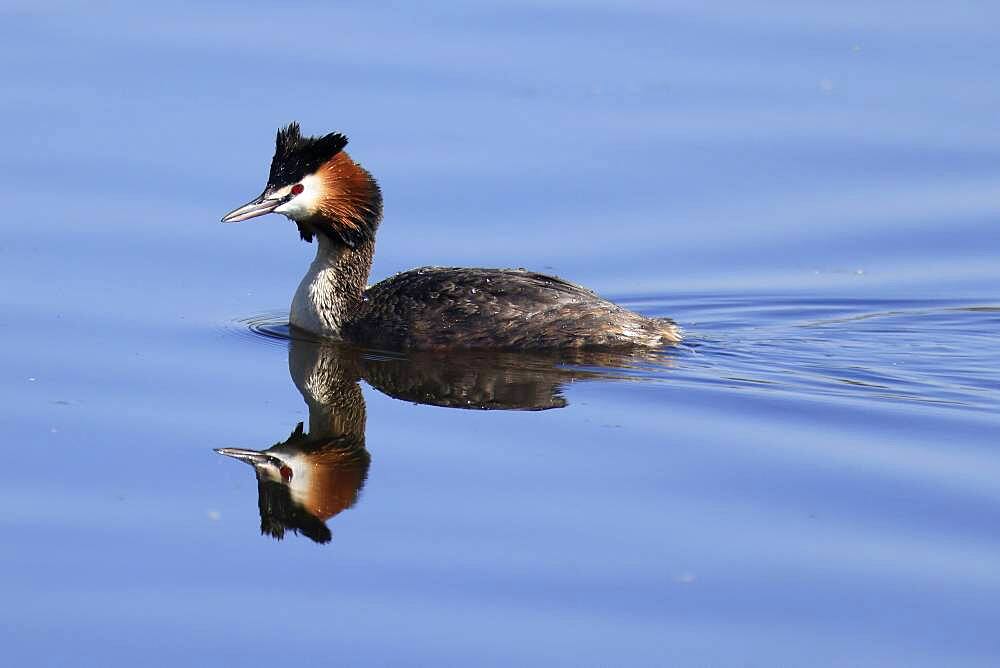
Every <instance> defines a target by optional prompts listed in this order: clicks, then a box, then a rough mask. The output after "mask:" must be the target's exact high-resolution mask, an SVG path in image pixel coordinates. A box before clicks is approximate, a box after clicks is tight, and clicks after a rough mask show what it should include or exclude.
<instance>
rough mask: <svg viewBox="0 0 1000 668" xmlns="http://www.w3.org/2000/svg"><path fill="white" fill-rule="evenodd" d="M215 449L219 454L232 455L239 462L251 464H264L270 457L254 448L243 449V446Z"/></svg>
mask: <svg viewBox="0 0 1000 668" xmlns="http://www.w3.org/2000/svg"><path fill="white" fill-rule="evenodd" d="M215 451H216V452H218V453H219V454H220V455H225V456H227V457H232V458H233V459H238V460H240V461H241V462H246V463H247V464H250V465H251V466H256V465H257V464H266V463H267V462H268V461H269V459H270V458H269V457H268V456H267V455H265V454H264V453H263V452H257V451H256V450H244V449H243V448H216V449H215Z"/></svg>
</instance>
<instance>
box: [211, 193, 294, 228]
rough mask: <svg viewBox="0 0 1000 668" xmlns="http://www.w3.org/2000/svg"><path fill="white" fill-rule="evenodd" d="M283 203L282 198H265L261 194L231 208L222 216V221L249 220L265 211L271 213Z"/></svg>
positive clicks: (236, 221)
mask: <svg viewBox="0 0 1000 668" xmlns="http://www.w3.org/2000/svg"><path fill="white" fill-rule="evenodd" d="M284 203H285V200H284V199H282V198H277V199H265V198H264V196H263V195H261V196H260V197H258V198H257V199H255V200H254V201H252V202H248V203H246V204H244V205H243V206H241V207H240V208H238V209H233V210H232V211H230V212H229V213H227V214H226V215H225V216H223V217H222V222H224V223H238V222H240V221H241V220H249V219H251V218H256V217H257V216H263V215H264V214H265V213H271V212H272V211H274V210H275V209H277V208H278V207H279V206H281V205H282V204H284Z"/></svg>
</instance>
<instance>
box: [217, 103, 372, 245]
mask: <svg viewBox="0 0 1000 668" xmlns="http://www.w3.org/2000/svg"><path fill="white" fill-rule="evenodd" d="M346 145H347V137H345V136H344V135H342V134H340V133H339V132H331V133H330V134H328V135H323V136H322V137H303V136H302V133H301V132H300V130H299V124H298V123H294V122H293V123H289V124H288V125H287V126H286V127H284V128H279V129H278V136H277V138H276V140H275V149H274V158H272V159H271V171H270V173H269V174H268V177H267V185H265V186H264V191H263V192H262V193H261V194H260V196H259V197H257V198H256V199H254V200H252V201H251V202H248V203H247V204H244V205H243V206H241V207H239V208H237V209H234V210H233V211H230V212H229V213H228V214H226V215H225V216H224V217H223V219H222V222H224V223H236V222H239V221H241V220H248V219H250V218H256V217H257V216H262V215H264V214H265V213H272V212H273V213H280V214H282V215H284V216H286V217H288V218H290V219H292V220H293V221H295V224H296V225H297V226H298V228H299V233H300V234H301V236H302V238H303V239H305V240H306V241H312V238H313V236H314V235H316V234H323V235H325V236H327V237H330V238H332V239H334V240H337V241H341V242H343V243H344V244H346V245H348V246H350V247H352V248H353V247H355V246H357V245H358V244H360V243H362V242H363V241H366V240H371V239H374V237H375V230H376V229H377V228H378V224H379V222H380V221H381V219H382V194H381V192H380V191H379V187H378V184H377V183H376V182H375V179H374V178H372V176H371V174H369V173H368V172H367V171H365V170H364V169H363V168H362V167H361V166H360V165H358V164H357V163H356V162H354V161H353V160H352V159H351V157H350V156H349V155H347V153H345V152H344V151H343V149H344V147H345V146H346Z"/></svg>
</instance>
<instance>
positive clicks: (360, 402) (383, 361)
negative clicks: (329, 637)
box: [216, 339, 636, 543]
mask: <svg viewBox="0 0 1000 668" xmlns="http://www.w3.org/2000/svg"><path fill="white" fill-rule="evenodd" d="M635 359H636V358H634V357H628V356H625V355H621V354H615V353H584V352H575V353H549V354H534V355H529V354H525V353H511V354H505V353H495V352H494V353H450V354H443V353H411V354H410V355H407V356H392V355H379V354H375V353H371V352H365V351H361V350H358V349H355V348H350V347H347V346H343V345H340V344H335V343H330V342H318V341H311V340H301V339H292V340H290V341H289V346H288V369H289V372H290V373H291V376H292V380H293V381H294V383H295V386H296V387H297V388H298V390H299V392H300V393H301V394H302V398H303V399H305V402H306V405H307V406H308V408H309V426H308V431H306V429H305V428H304V426H303V424H302V423H299V424H298V425H297V426H296V427H295V429H294V430H293V431H292V433H291V435H290V436H289V437H288V438H287V439H285V440H284V441H282V442H280V443H276V444H275V445H273V446H271V447H269V448H267V449H266V450H249V449H243V448H219V449H217V450H216V452H218V453H220V454H223V455H227V456H229V457H233V458H235V459H238V460H240V461H242V462H245V463H247V464H250V465H251V466H253V468H254V470H255V472H256V475H257V503H258V507H259V509H260V530H261V533H262V534H267V535H270V536H272V537H274V538H276V539H278V540H281V539H282V538H284V536H285V534H286V533H287V532H289V531H291V532H293V533H299V534H302V535H304V536H307V537H308V538H310V539H312V540H313V541H315V542H317V543H326V542H329V541H330V539H331V533H330V529H329V528H328V527H327V525H326V522H327V521H328V520H329V519H330V518H332V517H333V516H334V515H337V514H338V513H340V512H342V511H344V510H346V509H347V508H350V507H351V506H353V505H354V504H355V503H356V502H357V500H358V497H359V496H360V494H361V490H362V488H363V487H364V484H365V480H366V479H367V477H368V468H369V465H370V464H371V455H370V454H369V453H368V450H367V449H366V447H365V419H366V413H365V400H364V396H363V395H362V393H361V385H360V381H361V380H364V381H366V382H367V383H368V384H369V385H371V386H372V387H374V388H376V389H378V390H379V391H381V392H383V393H385V394H387V395H389V396H391V397H395V398H397V399H401V400H404V401H409V402H413V403H419V404H429V405H434V406H444V407H449V408H466V409H482V410H490V409H494V410H529V411H537V410H546V409H551V408H562V407H563V406H565V405H566V400H565V398H564V397H563V394H562V389H563V387H564V386H565V385H566V384H567V383H571V382H574V381H577V380H582V379H586V378H592V377H595V376H601V377H607V374H606V372H603V371H599V370H595V369H593V367H604V368H605V369H608V368H619V369H620V368H624V367H627V366H630V365H631V363H632V362H633V361H634V360H635ZM585 367H591V368H585Z"/></svg>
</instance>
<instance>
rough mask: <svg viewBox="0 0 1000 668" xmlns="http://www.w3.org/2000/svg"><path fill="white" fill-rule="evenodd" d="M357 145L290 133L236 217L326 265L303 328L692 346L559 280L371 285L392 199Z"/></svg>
mask: <svg viewBox="0 0 1000 668" xmlns="http://www.w3.org/2000/svg"><path fill="white" fill-rule="evenodd" d="M346 145H347V137H345V136H344V135H342V134H339V133H336V132H334V133H330V134H328V135H324V136H322V137H303V136H302V134H301V132H300V130H299V125H298V123H290V124H289V125H288V126H287V127H285V128H281V129H279V130H278V136H277V140H276V145H275V151H274V158H273V159H272V160H271V171H270V174H269V175H268V179H267V185H266V186H264V192H262V193H261V194H260V196H259V197H257V198H256V199H254V200H253V201H252V202H250V203H248V204H245V205H244V206H241V207H239V208H238V209H236V210H234V211H231V212H230V213H228V214H226V216H225V217H224V218H223V219H222V222H224V223H235V222H239V221H241V220H247V219H249V218H254V217H256V216H262V215H264V214H265V213H271V212H274V213H280V214H282V215H284V216H286V217H288V218H290V219H291V220H293V221H294V222H295V224H296V226H298V228H299V234H300V235H301V236H302V239H304V240H305V241H309V242H311V241H312V240H313V238H314V237H315V238H316V239H317V241H318V248H317V249H316V259H314V260H313V262H312V265H310V267H309V271H307V272H306V275H305V276H304V277H303V278H302V282H301V283H300V284H299V287H298V289H297V290H296V291H295V297H294V298H293V299H292V307H291V313H290V315H289V321H290V323H291V324H292V326H293V327H296V328H299V329H302V330H305V331H307V332H310V333H312V334H316V335H319V336H322V337H326V338H331V339H337V340H342V341H347V342H350V343H354V344H358V345H362V346H366V347H373V348H382V349H388V350H405V349H424V350H446V349H454V348H468V349H504V350H541V349H555V348H594V349H611V348H636V347H646V348H648V347H655V346H661V345H664V344H670V343H677V342H678V341H680V340H681V335H680V332H679V330H678V328H677V326H676V325H675V324H674V323H673V322H672V321H670V320H667V319H655V318H647V317H645V316H642V315H639V314H638V313H633V312H632V311H629V310H627V309H624V308H622V307H620V306H618V305H617V304H614V303H612V302H609V301H608V300H606V299H602V298H601V297H599V296H598V295H597V294H595V293H594V292H592V291H590V290H588V289H586V288H583V287H581V286H579V285H575V284H573V283H569V282H568V281H564V280H562V279H561V278H556V277H555V276H546V275H544V274H537V273H534V272H530V271H525V270H523V269H466V268H459V267H422V268H420V269H411V270H410V271H405V272H403V273H400V274H396V275H395V276H392V277H390V278H387V279H385V280H384V281H382V282H380V283H376V284H375V285H372V286H370V287H369V286H368V285H367V283H368V274H369V272H370V270H371V266H372V257H373V255H374V252H375V232H376V230H377V229H378V225H379V223H380V222H381V220H382V193H381V191H380V190H379V187H378V184H377V183H376V182H375V179H374V178H373V177H372V175H371V174H369V173H368V172H367V171H366V170H365V169H364V168H362V167H361V166H360V165H358V164H357V163H356V162H354V160H352V159H351V157H350V156H349V155H348V154H347V153H345V152H344V150H343V149H344V147H345V146H346Z"/></svg>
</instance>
